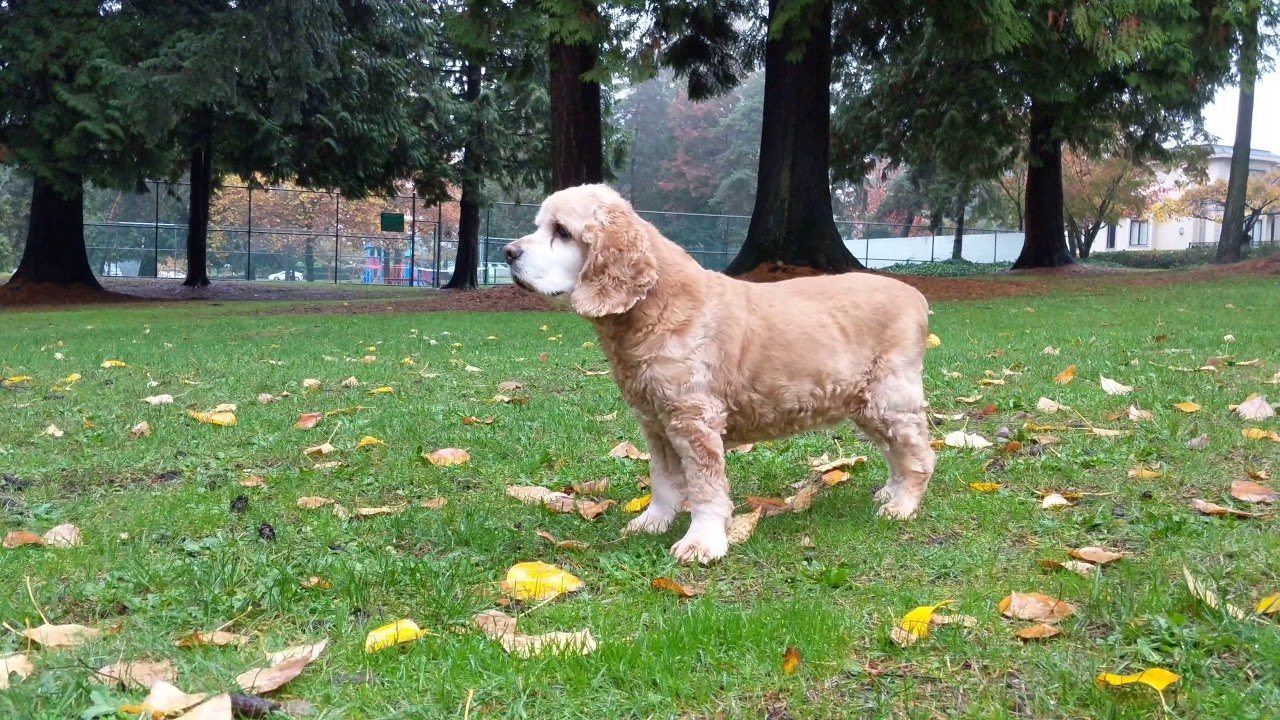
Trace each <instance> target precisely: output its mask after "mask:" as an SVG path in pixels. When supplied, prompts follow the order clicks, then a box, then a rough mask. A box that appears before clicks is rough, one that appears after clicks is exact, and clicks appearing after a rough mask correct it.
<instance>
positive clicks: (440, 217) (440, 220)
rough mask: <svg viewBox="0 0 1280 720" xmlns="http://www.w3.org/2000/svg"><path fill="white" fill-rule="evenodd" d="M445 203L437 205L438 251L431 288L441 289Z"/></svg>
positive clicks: (432, 271) (432, 273)
mask: <svg viewBox="0 0 1280 720" xmlns="http://www.w3.org/2000/svg"><path fill="white" fill-rule="evenodd" d="M443 207H444V203H443V202H439V203H436V251H435V261H434V262H433V263H432V268H433V269H432V270H431V287H434V288H438V287H440V239H441V236H442V235H444V209H443Z"/></svg>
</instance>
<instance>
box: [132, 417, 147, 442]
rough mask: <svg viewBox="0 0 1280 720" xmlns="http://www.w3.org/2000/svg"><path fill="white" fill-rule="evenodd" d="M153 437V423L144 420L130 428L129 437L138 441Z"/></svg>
mask: <svg viewBox="0 0 1280 720" xmlns="http://www.w3.org/2000/svg"><path fill="white" fill-rule="evenodd" d="M150 435H151V423H149V422H147V421H146V420H143V421H142V422H140V423H138V424H137V425H134V426H133V427H131V428H129V437H131V438H133V439H134V440H137V439H138V438H144V437H149V436H150Z"/></svg>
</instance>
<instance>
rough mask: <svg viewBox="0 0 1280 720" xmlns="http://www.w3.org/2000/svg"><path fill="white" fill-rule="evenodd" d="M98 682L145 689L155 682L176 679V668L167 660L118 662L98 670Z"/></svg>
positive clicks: (96, 677) (96, 678)
mask: <svg viewBox="0 0 1280 720" xmlns="http://www.w3.org/2000/svg"><path fill="white" fill-rule="evenodd" d="M94 679H95V680H97V681H98V682H104V683H108V684H113V683H114V684H116V685H119V686H121V687H123V688H126V689H128V688H138V689H141V690H147V689H149V688H150V687H151V686H152V685H155V684H156V683H157V682H160V681H165V682H173V681H174V680H177V679H178V669H177V668H176V667H174V666H173V663H172V662H170V661H168V660H161V661H159V662H119V663H116V664H114V665H108V666H106V667H104V668H102V669H101V670H99V671H98V674H97V675H96V676H95V677H94Z"/></svg>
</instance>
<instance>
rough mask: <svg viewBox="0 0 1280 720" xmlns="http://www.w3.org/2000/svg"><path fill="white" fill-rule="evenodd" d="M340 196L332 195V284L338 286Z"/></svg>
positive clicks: (340, 242) (340, 241)
mask: <svg viewBox="0 0 1280 720" xmlns="http://www.w3.org/2000/svg"><path fill="white" fill-rule="evenodd" d="M341 213H342V196H341V195H339V194H338V193H337V192H335V193H334V194H333V284H334V285H337V284H338V246H340V245H342V229H341V228H340V225H341V223H342V215H341Z"/></svg>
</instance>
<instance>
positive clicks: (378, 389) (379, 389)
mask: <svg viewBox="0 0 1280 720" xmlns="http://www.w3.org/2000/svg"><path fill="white" fill-rule="evenodd" d="M393 392H395V388H391V387H387V386H385V385H384V386H382V387H376V388H374V389H372V390H370V391H369V394H370V395H386V394H387V393H393Z"/></svg>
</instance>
